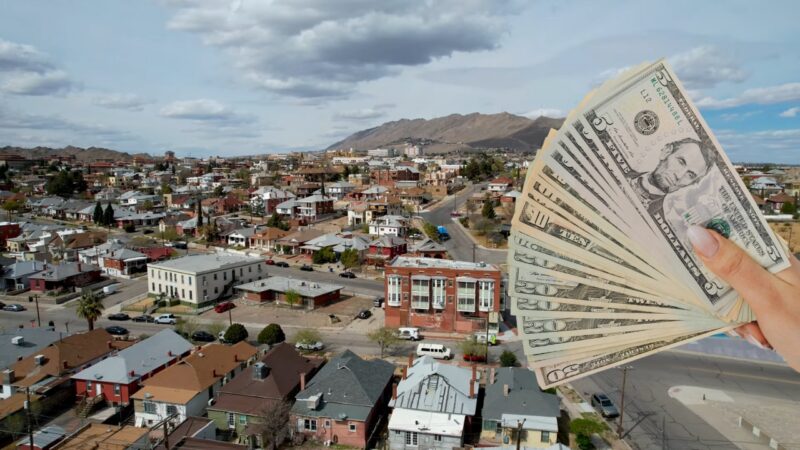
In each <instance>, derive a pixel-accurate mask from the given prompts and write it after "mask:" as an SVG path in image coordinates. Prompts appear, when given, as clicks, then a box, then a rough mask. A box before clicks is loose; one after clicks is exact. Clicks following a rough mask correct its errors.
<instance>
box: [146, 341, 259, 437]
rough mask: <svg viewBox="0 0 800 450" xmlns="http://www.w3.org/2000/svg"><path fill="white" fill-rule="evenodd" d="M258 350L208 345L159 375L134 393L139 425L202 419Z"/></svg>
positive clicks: (247, 347)
mask: <svg viewBox="0 0 800 450" xmlns="http://www.w3.org/2000/svg"><path fill="white" fill-rule="evenodd" d="M257 354H258V349H256V348H255V347H253V346H252V345H250V344H248V343H246V342H239V343H237V344H234V345H230V346H228V345H223V344H208V345H206V346H204V347H201V348H200V349H198V350H196V351H195V352H194V353H192V354H191V355H189V356H187V357H186V358H183V359H182V360H180V361H179V362H177V363H176V364H173V365H171V366H169V367H167V368H166V369H164V370H162V371H161V372H159V373H157V374H156V375H154V376H152V377H150V378H148V379H147V380H144V381H143V382H142V387H141V388H140V389H139V390H138V391H137V392H136V393H134V394H133V395H132V396H131V398H132V399H133V410H134V414H135V423H136V426H151V425H153V424H154V423H157V422H160V421H162V420H165V419H167V418H168V417H172V419H170V420H169V422H172V423H174V424H179V423H181V422H183V421H184V420H186V418H187V417H189V416H200V415H202V414H203V411H204V410H205V409H206V406H208V401H209V400H210V399H212V398H214V394H215V393H216V392H217V391H218V390H219V388H220V387H222V385H223V384H224V383H226V382H228V381H230V380H231V379H233V377H234V376H235V375H236V374H237V373H239V372H241V371H243V370H244V369H245V368H246V367H247V366H249V365H250V364H251V363H252V362H253V361H254V360H255V357H256V355H257Z"/></svg>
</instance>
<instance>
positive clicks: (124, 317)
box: [107, 313, 131, 320]
mask: <svg viewBox="0 0 800 450" xmlns="http://www.w3.org/2000/svg"><path fill="white" fill-rule="evenodd" d="M107 318H108V320H128V319H130V318H131V316H129V315H127V314H125V313H114V314H109V315H108V317H107Z"/></svg>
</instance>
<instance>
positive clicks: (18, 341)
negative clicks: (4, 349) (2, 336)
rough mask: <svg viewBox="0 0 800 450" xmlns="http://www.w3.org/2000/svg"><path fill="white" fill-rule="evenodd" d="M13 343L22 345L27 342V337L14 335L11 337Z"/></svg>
mask: <svg viewBox="0 0 800 450" xmlns="http://www.w3.org/2000/svg"><path fill="white" fill-rule="evenodd" d="M11 343H12V344H14V345H22V344H24V343H25V338H24V337H22V336H14V337H13V338H11Z"/></svg>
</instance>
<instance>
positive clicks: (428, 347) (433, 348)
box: [417, 344, 453, 359]
mask: <svg viewBox="0 0 800 450" xmlns="http://www.w3.org/2000/svg"><path fill="white" fill-rule="evenodd" d="M417 356H420V357H421V356H430V357H432V358H436V359H452V358H453V352H451V351H450V349H449V348H447V347H445V346H444V345H442V344H417Z"/></svg>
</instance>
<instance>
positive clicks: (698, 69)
mask: <svg viewBox="0 0 800 450" xmlns="http://www.w3.org/2000/svg"><path fill="white" fill-rule="evenodd" d="M668 61H669V63H670V64H671V65H672V67H673V69H674V70H675V73H676V74H677V75H678V77H679V78H680V80H681V81H682V82H683V84H685V85H686V87H687V88H689V89H707V88H712V87H714V86H716V85H717V84H719V83H722V82H733V83H741V82H742V81H744V80H745V79H747V76H748V74H747V72H746V71H745V70H744V69H743V68H742V67H741V66H740V65H739V63H738V62H736V61H734V60H733V58H731V57H730V56H729V55H728V54H727V53H725V52H723V51H722V50H720V49H719V48H718V47H716V46H711V45H705V46H701V47H694V48H692V49H690V50H688V51H686V52H683V53H679V54H677V55H675V56H673V57H671V58H668Z"/></svg>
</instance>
